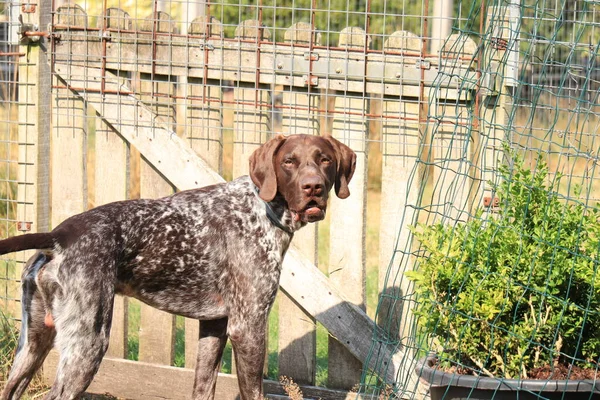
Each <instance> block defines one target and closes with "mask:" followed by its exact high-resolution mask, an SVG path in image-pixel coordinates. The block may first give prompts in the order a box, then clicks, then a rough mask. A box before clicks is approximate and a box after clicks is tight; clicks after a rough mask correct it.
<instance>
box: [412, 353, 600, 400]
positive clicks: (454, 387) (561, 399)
mask: <svg viewBox="0 0 600 400" xmlns="http://www.w3.org/2000/svg"><path fill="white" fill-rule="evenodd" d="M436 360H437V358H436V357H435V356H429V357H426V358H423V359H421V360H419V362H418V363H417V367H416V369H415V371H416V373H417V375H419V377H420V378H421V379H423V380H425V381H426V382H427V383H428V384H429V385H430V395H431V400H441V399H444V400H464V399H472V400H479V399H481V400H483V399H494V400H509V399H518V400H539V399H548V400H555V399H556V400H579V399H581V400H585V399H599V400H600V381H593V380H580V381H578V380H538V379H522V380H519V379H500V378H489V377H483V376H472V375H459V374H456V373H450V372H444V371H442V370H440V369H436V368H435V367H434V365H435V364H436Z"/></svg>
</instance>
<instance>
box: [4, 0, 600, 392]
mask: <svg viewBox="0 0 600 400" xmlns="http://www.w3.org/2000/svg"><path fill="white" fill-rule="evenodd" d="M2 5H3V9H2V10H3V15H4V16H5V18H4V19H3V20H2V21H1V22H0V27H2V29H3V30H0V34H3V35H5V36H4V37H3V41H2V42H1V43H2V44H1V46H2V47H0V68H1V72H2V74H3V75H2V76H1V77H0V78H2V79H1V83H2V85H1V86H2V89H1V93H0V95H2V96H3V100H4V101H3V104H2V107H1V108H2V116H1V121H0V122H1V124H2V132H1V134H2V137H1V139H0V140H1V143H2V146H1V148H0V154H2V152H3V151H5V152H6V156H0V158H1V159H2V160H0V162H2V163H3V164H2V166H1V170H0V174H2V175H0V181H1V182H2V185H0V200H2V203H1V204H2V210H3V211H2V212H4V214H1V216H2V221H3V224H2V226H3V227H4V228H0V229H2V231H1V233H2V236H8V235H12V234H15V233H17V232H19V231H28V230H31V231H35V230H38V231H44V230H47V229H50V228H51V227H53V226H56V225H57V224H58V223H60V222H61V221H62V220H64V219H65V218H67V217H69V216H70V215H73V214H75V213H78V212H82V211H85V210H86V209H89V208H91V207H94V206H98V205H101V204H104V203H107V202H110V201H115V200H122V199H131V198H138V197H159V196H164V195H169V194H171V193H173V192H174V191H175V190H181V189H185V188H189V187H196V186H199V185H202V184H206V183H207V182H209V181H210V179H208V178H206V177H205V176H201V174H199V173H196V172H197V171H200V170H202V169H190V167H189V166H188V164H189V163H192V164H193V163H194V161H193V160H192V161H189V160H190V159H192V158H193V157H191V156H190V155H193V156H194V157H196V156H197V157H201V158H202V159H203V160H204V162H205V164H206V165H207V166H208V169H209V170H210V173H213V172H217V173H219V174H221V175H222V176H223V177H224V178H225V179H227V180H230V179H233V178H236V177H238V176H240V175H243V174H246V173H247V172H248V156H249V155H250V154H251V153H252V151H253V150H254V149H256V148H257V147H258V146H259V145H260V144H261V143H264V142H265V141H266V140H268V139H269V138H271V137H272V136H273V135H274V134H275V133H279V132H281V133H284V134H293V133H309V134H321V135H323V134H332V135H333V136H334V137H336V138H338V139H340V140H342V141H343V142H344V143H346V144H348V145H349V146H350V147H352V148H353V149H354V150H355V151H356V152H357V154H358V167H357V174H356V175H355V177H354V178H353V182H352V185H353V186H352V187H351V192H352V196H351V198H350V200H349V201H345V202H337V201H336V199H333V200H332V204H331V206H330V211H329V212H328V213H329V216H328V219H327V220H326V221H325V222H323V223H320V224H319V226H318V227H317V226H310V227H306V228H304V229H303V230H302V231H300V232H299V233H298V235H297V236H298V237H297V238H296V239H295V240H294V242H295V243H296V245H298V246H299V247H300V252H301V254H302V257H304V258H303V259H304V260H308V262H309V263H311V265H312V266H313V267H314V268H315V269H316V268H319V269H320V270H321V271H322V272H323V273H324V275H326V276H327V281H326V283H324V284H323V285H325V286H322V288H324V291H323V292H318V290H319V289H318V288H321V286H319V285H321V283H319V282H322V281H321V280H309V281H308V282H309V283H306V282H305V283H304V284H300V285H299V284H297V283H296V281H294V280H293V279H292V278H290V277H287V276H285V275H284V276H282V288H283V292H284V293H282V294H281V295H280V296H279V298H278V300H277V303H276V305H275V307H274V310H273V312H272V315H271V320H270V334H269V351H268V356H267V363H266V367H265V374H266V376H268V377H269V378H271V379H276V378H277V377H278V376H280V375H288V376H290V377H292V378H293V379H294V380H295V381H296V382H298V383H300V384H305V385H317V386H327V387H329V388H335V389H343V390H346V391H347V390H350V389H352V388H355V389H357V388H358V389H359V391H360V392H361V393H362V394H363V395H365V396H373V397H378V396H381V397H384V398H385V397H393V396H397V397H403V398H406V397H415V398H416V397H421V396H423V395H427V394H426V393H427V391H428V389H427V387H423V386H420V385H418V383H417V382H418V379H417V378H418V376H419V374H420V373H421V370H420V368H417V361H418V360H419V359H421V358H423V357H425V355H426V354H428V352H435V353H437V355H438V357H439V358H438V359H439V361H438V362H437V364H435V366H437V368H439V369H440V370H449V371H454V372H457V373H461V374H467V375H469V374H471V375H472V374H474V373H475V374H481V375H494V376H495V377H496V378H495V379H497V380H499V381H500V380H503V379H508V378H524V377H526V376H527V377H529V376H533V375H535V374H534V373H533V372H532V371H533V370H535V368H544V367H548V366H550V367H551V369H553V368H554V369H559V368H558V367H557V366H558V365H576V366H577V367H581V366H585V365H587V366H588V367H589V366H593V365H595V364H594V363H595V362H596V360H597V355H596V353H595V352H596V350H595V349H596V347H595V346H596V345H595V344H594V338H593V335H592V334H590V332H591V331H593V327H594V326H595V325H594V321H595V320H594V316H595V315H596V314H595V313H596V310H595V309H594V307H593V305H594V304H595V297H594V290H595V289H594V288H595V287H596V286H597V284H595V280H594V277H595V266H596V258H597V255H596V253H595V251H596V250H595V246H596V236H595V233H594V226H595V224H594V222H595V215H596V214H595V212H596V211H595V210H596V209H595V201H596V200H597V199H598V196H599V194H598V192H597V190H598V189H597V178H596V177H595V174H594V171H595V166H596V161H597V151H596V150H595V149H596V147H597V145H596V140H595V134H596V130H597V126H598V114H597V111H598V110H597V105H598V97H597V96H598V88H599V86H598V79H600V77H599V76H598V66H597V55H598V43H599V35H598V27H597V24H598V23H597V22H596V21H597V17H598V16H597V13H598V11H599V10H598V8H599V7H600V5H598V4H597V3H596V2H593V1H579V2H575V1H552V2H550V1H542V2H540V1H527V0H523V1H520V2H517V1H506V0H504V1H501V0H489V1H482V0H469V1H466V0H465V1H457V0H456V1H454V2H451V1H450V2H448V1H428V0H422V1H419V2H409V1H405V0H404V1H395V2H390V1H385V0H368V1H366V2H360V1H350V0H330V1H328V2H317V1H316V0H289V1H282V0H279V1H277V0H270V1H267V0H261V1H259V2H250V1H246V0H227V1H203V2H188V1H146V0H114V1H113V0H103V1H92V0H82V1H76V2H74V3H66V2H61V1H59V0H54V1H53V2H51V4H50V3H49V4H34V3H30V2H24V3H22V4H21V3H18V4H17V3H13V2H6V3H2ZM19 16H20V19H19ZM40 21H43V22H42V23H40ZM4 38H6V39H4ZM19 42H20V46H18V45H17V44H18V43H19ZM17 77H18V79H17ZM174 137H176V138H178V140H179V139H180V142H178V141H176V142H177V143H181V144H182V146H185V148H186V149H191V150H192V151H193V152H192V153H189V152H187V150H182V147H176V146H175V147H173V141H175V139H173V140H166V139H165V138H174ZM2 149H4V150H2ZM194 165H198V164H194ZM203 165H204V164H203ZM202 171H206V170H202ZM528 171H533V172H528ZM210 173H209V174H205V175H207V176H212V175H210ZM559 178H560V179H559ZM3 187H4V188H5V189H4V191H3V190H2V188H3ZM531 207H532V208H533V209H534V210H531V209H530V208H531ZM534 211H535V213H534ZM28 224H29V225H28ZM567 242H568V243H567ZM15 257H16V260H15V259H13V258H8V259H6V258H5V259H3V263H4V264H3V266H2V269H1V270H0V272H2V277H1V279H2V280H3V282H4V283H3V285H2V294H1V296H2V300H3V301H4V304H3V305H4V306H5V307H4V309H5V310H7V315H9V316H10V317H12V318H14V319H15V320H18V318H19V316H18V312H16V310H17V309H18V299H17V298H18V283H19V271H20V266H21V265H22V261H23V260H25V259H26V255H16V256H15ZM17 261H19V262H17ZM284 271H285V270H284ZM443 274H445V275H444V276H443V277H442V275H443ZM565 275H568V279H566V278H564V276H565ZM557 276H561V277H562V278H560V279H559V278H558V277H557ZM311 279H316V278H311ZM319 279H320V278H319ZM303 285H304V287H302V286H303ZM311 285H314V287H313V286H311ZM299 286H300V287H299ZM306 286H311V287H312V288H313V290H312V292H315V293H317V292H318V293H323V294H324V295H326V294H327V293H329V295H330V294H331V293H332V292H333V293H339V294H340V298H341V299H343V300H344V304H352V305H353V306H352V307H354V308H352V309H351V310H349V311H347V314H344V313H343V312H342V311H340V310H342V309H343V310H346V308H344V307H345V306H340V304H341V303H327V305H325V303H324V302H323V304H321V303H320V300H321V299H316V300H309V299H308V298H309V297H310V296H309V294H308V293H307V290H308V289H307V288H306ZM571 288H578V290H576V291H575V290H572V289H571ZM309 291H310V290H309ZM322 297H327V296H322ZM317 303H318V305H317ZM299 305H300V306H301V307H299ZM319 307H320V308H319ZM344 312H346V311H344ZM364 316H368V317H370V318H371V319H372V320H374V321H375V323H373V322H372V321H370V320H368V318H367V319H361V318H363V317H364ZM338 318H339V319H340V320H341V321H342V322H343V323H345V324H347V325H348V327H347V328H346V329H344V328H343V327H340V325H339V324H337V322H336V321H335V320H336V319H338ZM367 320H368V321H367ZM357 321H367V322H365V324H364V325H360V323H359V322H357ZM336 324H337V325H336ZM342 325H343V324H342ZM363 326H364V327H365V329H364V330H361V329H362V327H363ZM531 327H533V328H531ZM542 331H543V335H544V336H543V337H540V336H537V335H538V332H542ZM197 335H198V325H197V323H196V322H195V321H191V320H187V319H183V318H180V317H177V318H174V317H173V316H171V315H168V314H165V313H161V312H158V311H154V310H152V309H150V308H149V307H146V306H144V305H141V304H139V303H137V302H135V301H134V300H130V299H127V298H118V299H117V302H116V311H115V316H114V323H113V334H112V336H111V348H110V349H109V354H110V355H112V356H113V357H118V358H128V359H134V360H140V361H149V362H154V363H158V364H161V365H176V366H186V367H193V366H194V363H195V348H196V346H195V344H194V342H195V340H196V339H197ZM361 335H362V337H361ZM469 335H470V336H469ZM486 335H487V336H486ZM365 337H366V338H367V339H365ZM500 338H502V339H500ZM371 339H372V342H371ZM499 360H502V361H499ZM233 364H234V358H233V357H232V356H231V351H230V350H228V351H227V352H226V355H225V361H224V367H223V371H225V372H233V371H235V368H234V365H233ZM115 368H117V367H115ZM568 368H570V367H568ZM554 369H553V370H554ZM567 375H568V374H567ZM140 379H141V378H140ZM503 382H504V381H503ZM511 385H512V383H511ZM434 386H435V385H434ZM269 388H272V387H269ZM97 390H101V389H97ZM107 390H108V389H107ZM273 390H275V389H273ZM304 390H305V395H308V396H310V395H311V393H312V395H313V396H317V395H316V394H315V393H318V394H319V395H323V393H322V392H311V390H314V389H304ZM431 390H432V392H431V393H432V396H433V395H435V393H434V392H435V390H438V391H439V389H435V388H433V389H431ZM445 390H446V389H443V393H445ZM531 392H532V393H533V391H531ZM332 393H333V392H331V393H329V392H328V393H327V395H328V396H332V398H336V397H335V396H336V395H337V396H342V395H341V394H339V393H338V394H335V393H334V394H332ZM443 393H442V396H443ZM168 395H173V396H176V395H174V394H172V393H168ZM344 396H345V395H344ZM566 396H567V395H566ZM183 397H186V396H185V395H184V396H183ZM465 397H467V396H465ZM540 397H541V398H543V397H544V395H540ZM325 398H326V397H325ZM448 398H450V397H448Z"/></svg>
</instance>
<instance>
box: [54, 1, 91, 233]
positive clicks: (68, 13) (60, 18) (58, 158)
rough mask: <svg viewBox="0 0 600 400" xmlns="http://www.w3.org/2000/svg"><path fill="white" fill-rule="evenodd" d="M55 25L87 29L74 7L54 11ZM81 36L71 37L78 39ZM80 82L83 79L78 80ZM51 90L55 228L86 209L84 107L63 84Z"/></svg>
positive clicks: (81, 12) (82, 13) (82, 15)
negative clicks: (52, 92) (56, 23)
mask: <svg viewBox="0 0 600 400" xmlns="http://www.w3.org/2000/svg"><path fill="white" fill-rule="evenodd" d="M56 13H57V22H58V23H59V24H62V25H70V26H87V15H86V14H85V11H84V10H83V9H82V8H81V7H80V6H78V5H76V4H67V5H64V6H61V7H59V8H58V9H57V11H56ZM84 35H85V34H84V33H79V34H74V37H75V36H79V37H80V38H82V37H85V36H84ZM65 47H67V49H66V51H72V43H71V42H69V43H66V44H65ZM78 78H79V79H81V80H84V79H85V76H83V75H82V76H79V77H78ZM55 85H56V86H57V88H56V89H54V102H55V104H54V108H53V111H54V125H53V130H52V132H53V135H52V143H51V154H52V159H51V164H52V166H53V168H52V206H51V207H52V218H51V225H52V227H55V226H56V225H58V224H59V223H61V222H62V221H64V220H65V219H67V218H68V217H70V216H72V215H74V214H78V213H81V212H83V211H85V209H86V208H87V187H86V184H87V182H86V150H87V119H86V113H87V110H86V106H85V104H84V102H83V100H82V99H81V98H79V97H78V96H76V95H75V94H73V93H72V92H71V91H70V90H68V89H65V88H61V87H60V86H64V85H65V83H64V81H60V80H56V81H55Z"/></svg>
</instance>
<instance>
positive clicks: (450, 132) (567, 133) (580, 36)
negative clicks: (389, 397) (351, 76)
mask: <svg viewBox="0 0 600 400" xmlns="http://www.w3.org/2000/svg"><path fill="white" fill-rule="evenodd" d="M480 5H481V7H472V8H471V9H470V10H469V11H468V15H469V17H467V18H466V22H465V23H460V22H458V23H455V24H454V26H453V31H454V32H457V33H459V34H460V35H468V36H469V37H471V38H473V40H474V41H475V42H476V43H477V50H476V51H475V53H474V57H473V62H474V63H477V65H478V69H479V70H481V71H482V74H481V76H482V77H485V75H486V73H487V72H489V71H490V69H489V68H490V66H491V67H492V69H493V66H494V64H495V63H497V62H499V63H500V64H502V65H503V69H502V73H500V74H495V73H492V75H490V77H491V79H487V80H486V79H485V78H484V79H482V80H479V81H478V82H479V84H480V85H481V86H480V87H481V88H482V89H483V88H486V89H487V90H489V91H490V92H487V95H485V94H484V95H483V96H481V97H479V101H480V103H479V105H477V100H476V101H475V104H474V107H473V109H472V110H473V111H474V112H473V113H472V114H470V115H468V116H466V117H467V121H465V124H464V125H465V126H466V127H467V128H466V129H467V131H466V133H463V132H464V131H463V132H461V129H462V128H461V127H460V124H459V119H457V120H456V123H455V124H452V125H451V126H450V127H448V126H444V124H443V122H442V121H441V120H440V121H435V122H433V123H431V122H430V123H429V126H428V131H429V133H430V135H431V138H432V141H433V142H434V143H435V141H436V137H437V138H441V137H444V136H446V135H447V136H448V137H449V139H448V142H447V143H449V145H448V146H447V147H446V146H444V147H435V146H433V149H432V150H431V152H430V154H429V156H428V157H425V158H423V157H421V158H420V159H419V160H418V161H417V166H415V168H414V169H413V173H412V175H411V179H412V180H414V181H415V182H416V185H415V187H417V188H419V189H420V196H418V197H416V198H414V199H411V198H408V199H407V204H408V206H407V208H406V209H405V211H404V216H403V218H405V219H408V221H409V223H408V224H407V225H410V228H409V230H410V232H411V233H410V235H407V236H405V237H402V234H400V237H399V241H398V242H397V247H396V251H395V253H394V255H393V259H392V262H391V263H390V269H389V270H388V274H389V275H388V279H387V283H386V286H387V293H388V295H386V294H385V293H386V292H385V291H384V295H383V296H382V298H381V299H380V303H379V308H378V311H377V314H378V319H383V320H385V321H386V325H385V332H380V333H379V334H378V335H376V338H375V343H377V342H379V341H382V342H386V343H388V344H392V343H393V344H395V345H397V346H398V347H399V348H406V349H411V350H412V351H413V354H414V358H405V359H404V363H405V364H404V365H406V368H405V370H406V375H404V376H402V375H399V376H400V381H402V380H404V382H405V384H399V388H400V389H398V393H402V396H403V397H408V398H419V397H420V396H421V395H422V393H424V392H426V391H428V390H429V392H428V394H429V395H430V396H431V398H436V399H439V398H474V399H479V398H494V397H498V398H532V399H533V398H543V399H549V398H594V396H597V394H595V393H596V389H595V388H594V382H595V381H596V379H597V378H596V372H597V365H598V364H597V362H598V352H597V347H596V346H597V335H596V333H595V332H596V331H597V330H596V328H595V326H596V324H597V320H598V308H597V305H596V293H597V290H598V286H597V283H596V271H597V266H598V246H597V244H598V243H597V241H596V239H595V233H594V231H595V230H596V226H597V223H598V220H597V216H596V215H597V210H598V209H597V201H598V195H599V193H598V177H597V176H596V174H595V170H596V156H595V151H596V150H595V148H596V147H597V144H596V143H595V139H594V138H595V136H596V133H597V130H598V114H597V112H598V86H597V83H598V80H597V73H598V67H597V58H598V43H599V42H598V27H597V12H598V4H596V3H595V2H570V1H565V2H543V3H539V2H526V1H525V2H514V3H511V2H500V1H499V2H495V1H491V2H486V3H484V4H481V3H480ZM503 13H506V14H505V15H508V17H509V18H507V20H504V19H503V18H502V17H501V15H502V14H503ZM503 21H507V22H508V23H505V22H503ZM505 50H507V51H506V52H505ZM481 67H483V68H481ZM490 95H491V96H490ZM490 102H492V103H490ZM496 102H500V103H501V104H500V107H498V108H497V109H494V108H493V107H490V105H491V104H497V103H496ZM434 106H435V107H440V105H439V104H435V103H434V102H433V101H430V116H431V115H435V114H434V113H431V110H432V108H433V107H434ZM450 111H451V110H448V111H447V113H446V118H448V117H449V116H450V115H449V114H450ZM485 126H491V127H493V129H492V131H490V130H488V131H487V133H486V130H482V129H481V128H482V127H485ZM495 129H497V130H498V131H496V133H495V134H494V135H490V134H489V133H490V132H493V130H495ZM462 135H465V136H466V139H464V140H462V141H461V136H462ZM453 141H454V143H455V144H454V145H453V144H452V142H453ZM452 147H454V150H452ZM486 149H487V150H486ZM489 150H491V152H488V151H489ZM486 157H487V159H488V161H487V162H483V163H480V161H481V160H482V158H486ZM474 161H476V162H474ZM473 164H474V165H473ZM481 167H483V168H481ZM480 168H481V169H480ZM478 178H481V179H482V181H478ZM488 181H489V184H488V187H487V189H489V192H486V194H485V195H484V198H483V199H482V200H483V201H481V202H480V201H472V198H471V199H469V197H470V193H469V192H470V191H472V190H473V187H477V186H478V185H481V184H484V182H488ZM465 191H466V192H465ZM390 303H391V306H390ZM400 316H401V317H400ZM403 326H404V327H405V328H404V329H402V327H403ZM399 327H400V329H399ZM406 327H408V328H406ZM398 332H400V335H398ZM377 336H379V337H377ZM376 349H377V346H374V351H373V353H372V357H374V358H376V359H377V360H378V363H379V365H380V368H382V369H385V368H387V363H382V362H383V361H384V360H383V359H381V357H379V356H378V355H377V353H376ZM426 357H428V358H426ZM411 373H417V374H418V375H419V376H421V377H422V378H423V379H424V380H425V381H426V382H427V383H428V384H430V385H431V387H430V388H429V389H428V388H427V387H420V385H418V384H413V383H412V382H409V381H408V378H409V376H410V374H411ZM469 376H470V377H473V376H477V377H479V378H477V379H472V378H469ZM484 378H487V380H486V379H484ZM528 379H532V381H533V383H531V382H530V381H528ZM569 381H572V383H574V384H573V385H571V386H569V384H568V382H569ZM363 385H364V387H365V388H372V389H374V390H376V391H377V392H378V393H391V389H390V388H387V389H386V386H385V385H384V384H382V383H381V382H377V380H376V379H374V378H373V377H372V376H367V375H365V376H364V379H363ZM425 386H426V385H425ZM576 386H577V387H578V388H575V387H576ZM386 390H388V392H386ZM577 390H580V391H579V392H578V391H577ZM506 396H509V397H506Z"/></svg>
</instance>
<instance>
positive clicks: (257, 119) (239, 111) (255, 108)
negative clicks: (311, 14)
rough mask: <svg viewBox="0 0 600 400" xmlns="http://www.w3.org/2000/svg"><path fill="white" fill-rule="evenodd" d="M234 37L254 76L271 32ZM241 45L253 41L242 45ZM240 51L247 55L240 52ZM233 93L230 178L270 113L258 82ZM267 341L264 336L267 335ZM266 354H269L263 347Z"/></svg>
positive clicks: (243, 31)
mask: <svg viewBox="0 0 600 400" xmlns="http://www.w3.org/2000/svg"><path fill="white" fill-rule="evenodd" d="M235 37H236V39H238V40H239V41H240V51H239V54H238V55H237V57H238V59H239V61H238V65H239V68H238V72H237V76H238V78H240V77H241V76H242V74H248V73H251V74H252V73H253V74H255V75H258V74H259V73H260V71H257V68H259V65H258V59H257V57H259V56H258V55H257V54H256V48H255V47H256V43H258V42H259V41H262V40H264V39H268V38H270V37H271V32H270V31H269V30H268V29H267V28H265V27H263V26H261V25H260V23H259V21H256V20H247V21H243V22H242V23H241V24H240V25H239V26H238V27H237V28H236V29H235ZM243 41H253V42H254V43H246V42H243ZM244 48H246V49H247V51H244ZM236 85H237V86H236V87H235V88H234V90H233V98H234V99H235V102H236V104H235V110H234V113H233V178H234V179H235V178H238V177H240V176H242V175H247V174H248V171H249V165H248V159H249V158H250V155H251V154H252V152H254V150H256V149H257V148H259V147H260V145H261V144H263V143H264V142H266V141H267V140H268V139H269V133H270V131H271V129H270V125H271V124H270V114H271V109H270V108H267V107H265V106H266V105H267V104H269V98H270V92H269V90H270V88H269V87H268V86H266V85H261V84H260V83H259V82H258V81H256V82H255V83H253V84H244V83H243V82H241V81H238V82H237V83H236ZM267 341H268V335H267ZM266 351H267V353H268V351H269V349H268V346H267V350H266ZM267 366H268V358H265V371H267ZM235 370H236V366H235V355H232V358H231V373H232V374H235V373H236V371H235Z"/></svg>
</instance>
